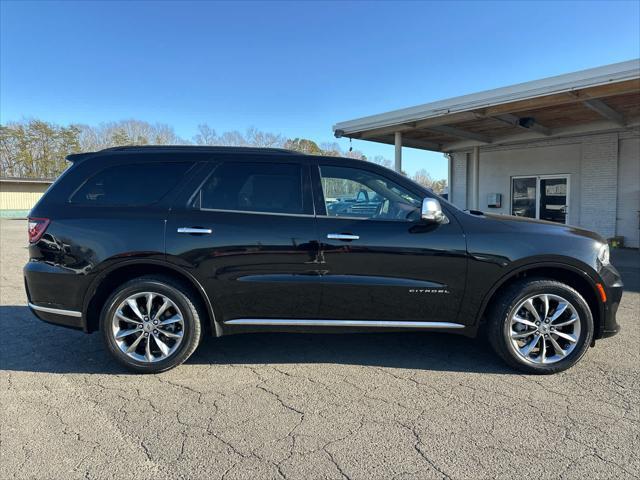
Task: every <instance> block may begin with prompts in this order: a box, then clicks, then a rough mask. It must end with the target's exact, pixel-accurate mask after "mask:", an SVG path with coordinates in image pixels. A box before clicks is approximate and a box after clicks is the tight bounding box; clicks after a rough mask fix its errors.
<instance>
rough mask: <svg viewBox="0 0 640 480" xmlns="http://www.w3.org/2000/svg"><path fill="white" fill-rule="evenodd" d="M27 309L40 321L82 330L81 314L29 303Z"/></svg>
mask: <svg viewBox="0 0 640 480" xmlns="http://www.w3.org/2000/svg"><path fill="white" fill-rule="evenodd" d="M29 309H30V310H31V312H32V313H33V314H34V315H35V316H36V317H38V318H39V319H40V320H42V321H44V322H47V323H53V324H55V325H60V326H63V327H68V328H75V329H84V322H83V320H82V312H76V311H73V310H63V309H59V308H52V307H47V306H43V305H35V304H33V303H31V302H29Z"/></svg>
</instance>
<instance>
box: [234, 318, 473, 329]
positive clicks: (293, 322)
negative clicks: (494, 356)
mask: <svg viewBox="0 0 640 480" xmlns="http://www.w3.org/2000/svg"><path fill="white" fill-rule="evenodd" d="M224 324H225V325H271V326H289V327H374V328H419V329H420V328H421V329H429V328H464V327H465V325H461V324H460V323H449V322H406V321H398V322H394V321H388V320H307V319H300V320H298V319H275V318H238V319H235V320H228V321H226V322H224Z"/></svg>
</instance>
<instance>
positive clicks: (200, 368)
mask: <svg viewBox="0 0 640 480" xmlns="http://www.w3.org/2000/svg"><path fill="white" fill-rule="evenodd" d="M27 256H28V255H27V249H26V222H25V221H23V220H6V219H2V220H0V276H1V280H0V332H1V335H0V400H1V407H2V408H1V411H0V415H1V416H0V427H1V430H0V478H3V479H9V478H19V479H27V478H29V479H31V478H33V479H56V480H57V479H65V480H67V479H76V478H78V479H80V478H83V479H112V478H127V479H128V478H135V479H157V478H176V479H216V478H225V479H240V478H242V479H262V478H265V479H271V478H273V479H305V480H306V479H354V480H355V479H363V480H372V479H405V480H408V479H484V478H500V479H510V478H527V479H546V478H548V479H558V478H566V479H582V478H589V479H626V478H638V477H639V473H638V472H640V293H639V292H640V256H639V254H638V252H637V251H623V252H615V254H614V257H613V258H614V263H616V264H617V265H618V266H619V267H620V270H621V272H622V274H623V279H624V281H625V283H626V285H627V291H626V292H625V294H624V296H623V300H622V304H621V307H620V310H619V321H620V323H621V324H622V327H623V330H622V333H621V334H619V335H618V336H616V337H613V338H611V339H606V340H602V341H598V342H597V345H596V347H595V348H592V349H590V350H589V351H588V353H587V355H586V357H585V358H583V360H582V361H581V362H580V363H579V364H578V365H577V366H575V367H574V368H572V369H570V370H569V371H567V372H564V373H561V374H558V375H554V376H546V377H541V376H529V375H522V374H519V373H517V372H515V371H513V370H510V369H509V368H507V367H505V365H504V364H503V363H502V362H501V361H500V360H499V359H498V358H497V357H496V356H495V355H494V354H493V352H492V351H491V349H490V347H489V346H488V345H487V344H486V342H484V341H482V340H473V339H466V338H463V337H459V336H454V335H443V334H435V333H416V332H410V333H386V334H344V335H306V334H304V335H303V334H262V335H258V334H252V335H236V336H228V337H223V338H219V339H215V338H209V339H207V340H206V341H205V342H204V344H203V345H201V347H200V348H199V350H198V351H197V352H196V354H195V355H194V356H193V357H192V358H191V359H190V360H189V361H187V363H186V364H184V365H182V366H180V367H178V368H176V369H174V370H171V371H169V372H166V373H163V374H160V375H145V376H140V375H131V374H129V373H127V372H126V371H124V370H123V369H121V368H120V367H118V366H116V365H115V363H114V362H113V361H112V360H111V359H110V357H109V356H108V355H107V353H106V351H105V350H104V348H103V346H102V341H101V338H100V337H99V335H98V334H93V335H86V334H84V333H81V332H77V331H73V330H68V329H64V328H60V327H55V326H52V325H48V324H46V323H43V322H41V321H39V320H37V319H36V318H35V317H33V316H32V315H31V313H30V312H29V310H28V309H27V307H26V306H25V304H26V297H25V294H24V287H23V281H22V272H21V269H22V266H23V264H24V263H25V261H26V260H27Z"/></svg>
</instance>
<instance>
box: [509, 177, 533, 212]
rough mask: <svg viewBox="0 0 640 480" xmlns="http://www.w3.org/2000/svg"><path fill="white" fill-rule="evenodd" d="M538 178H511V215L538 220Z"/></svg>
mask: <svg viewBox="0 0 640 480" xmlns="http://www.w3.org/2000/svg"><path fill="white" fill-rule="evenodd" d="M537 198H538V177H520V178H513V179H512V181H511V215H515V216H517V217H529V218H538V217H537V211H536V199H537Z"/></svg>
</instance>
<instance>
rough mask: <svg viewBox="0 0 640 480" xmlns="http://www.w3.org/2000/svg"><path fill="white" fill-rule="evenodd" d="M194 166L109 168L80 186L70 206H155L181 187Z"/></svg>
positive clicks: (155, 164) (160, 164)
mask: <svg viewBox="0 0 640 480" xmlns="http://www.w3.org/2000/svg"><path fill="white" fill-rule="evenodd" d="M191 165H192V164H191V163H188V162H153V163H151V162H149V163H134V164H129V165H116V166H113V167H108V168H105V169H104V170H102V171H101V172H99V173H97V174H96V175H94V176H93V177H91V178H89V180H87V181H86V182H85V183H84V184H83V185H82V186H80V188H78V189H77V190H76V191H75V192H74V193H73V194H72V195H71V198H69V202H70V203H75V204H78V205H100V206H110V207H111V206H144V205H152V204H154V203H156V202H158V201H160V200H161V199H162V197H164V196H165V195H166V194H167V193H169V191H170V190H171V189H172V188H173V187H175V186H176V185H177V184H178V182H179V181H180V179H181V178H182V176H183V175H184V174H185V172H186V171H187V170H188V169H189V167H190V166H191Z"/></svg>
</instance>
